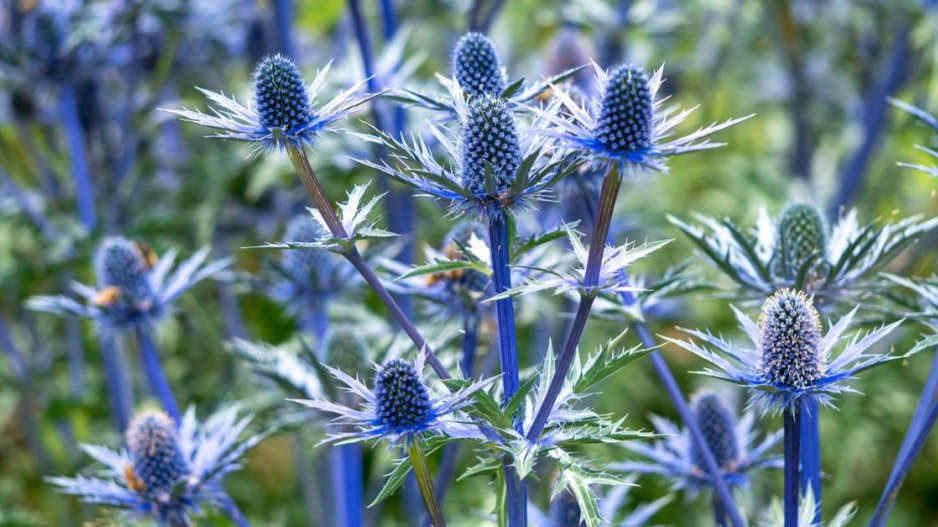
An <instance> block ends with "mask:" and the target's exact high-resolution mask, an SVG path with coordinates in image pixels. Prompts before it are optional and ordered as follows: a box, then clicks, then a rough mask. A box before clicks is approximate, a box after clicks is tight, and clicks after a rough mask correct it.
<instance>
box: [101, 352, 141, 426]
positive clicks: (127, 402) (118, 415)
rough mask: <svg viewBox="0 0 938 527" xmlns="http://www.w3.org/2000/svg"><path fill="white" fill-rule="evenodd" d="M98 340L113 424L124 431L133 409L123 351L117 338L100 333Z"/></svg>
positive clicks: (128, 373)
mask: <svg viewBox="0 0 938 527" xmlns="http://www.w3.org/2000/svg"><path fill="white" fill-rule="evenodd" d="M99 342H100V345H101V362H102V363H103V365H104V382H105V383H106V384H107V391H108V396H109V398H110V400H111V412H112V413H113V414H114V424H115V425H116V426H117V430H118V431H119V432H120V433H124V431H125V430H127V424H128V423H129V422H130V418H131V417H132V415H133V411H134V400H133V391H132V390H131V387H130V370H129V369H128V368H127V361H126V360H125V358H124V352H123V350H122V349H121V348H120V343H119V341H118V340H117V339H115V338H113V337H108V336H105V335H102V336H101V338H100V341H99Z"/></svg>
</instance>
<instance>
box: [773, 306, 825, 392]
mask: <svg viewBox="0 0 938 527" xmlns="http://www.w3.org/2000/svg"><path fill="white" fill-rule="evenodd" d="M821 338H822V334H821V317H820V315H819V314H818V312H817V310H816V309H815V308H814V303H813V302H811V299H810V298H808V296H807V295H805V294H804V292H802V291H795V290H792V289H782V290H780V291H778V292H776V293H775V294H774V295H772V296H771V297H769V298H768V299H767V300H766V301H765V303H763V304H762V312H761V314H760V315H759V344H760V349H761V352H762V356H761V360H760V366H759V369H760V371H761V372H762V375H764V376H765V378H766V380H767V381H768V382H771V383H773V384H777V385H780V386H784V387H789V388H797V389H804V388H808V387H810V386H813V385H814V384H815V383H816V382H817V381H818V380H819V379H820V378H821V377H822V376H823V375H824V364H823V357H822V355H821V354H820V352H819V348H820V344H821Z"/></svg>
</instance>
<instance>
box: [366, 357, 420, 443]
mask: <svg viewBox="0 0 938 527" xmlns="http://www.w3.org/2000/svg"><path fill="white" fill-rule="evenodd" d="M374 393H375V401H376V406H377V413H378V418H379V419H380V421H381V424H382V425H384V426H386V427H388V428H389V429H390V430H392V431H393V432H394V433H398V434H401V433H406V432H409V431H413V430H419V429H421V428H423V427H424V426H426V425H427V423H428V422H429V421H430V418H431V415H430V411H431V405H430V394H429V393H428V392H427V387H426V386H424V384H423V381H422V380H421V379H420V376H419V375H418V373H417V370H416V369H415V368H414V367H413V365H411V364H410V363H408V362H405V361H403V360H401V359H391V360H390V361H388V362H386V363H385V364H384V365H383V366H382V367H381V370H380V371H378V375H377V377H376V379H375V390H374Z"/></svg>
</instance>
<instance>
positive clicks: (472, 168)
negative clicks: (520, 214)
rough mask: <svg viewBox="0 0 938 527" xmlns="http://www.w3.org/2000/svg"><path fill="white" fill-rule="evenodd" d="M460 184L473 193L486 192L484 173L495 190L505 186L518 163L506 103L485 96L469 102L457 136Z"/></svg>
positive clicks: (518, 150)
mask: <svg viewBox="0 0 938 527" xmlns="http://www.w3.org/2000/svg"><path fill="white" fill-rule="evenodd" d="M460 149H461V150H460V155H461V156H462V159H461V161H462V164H461V166H462V184H463V186H464V187H465V188H467V189H468V190H469V191H470V192H472V193H474V194H478V193H482V192H485V191H486V172H487V171H491V174H492V176H493V177H494V178H495V185H494V187H495V190H496V191H498V192H501V191H504V190H505V189H507V188H508V187H509V186H510V185H511V183H512V181H514V178H515V175H516V174H517V173H518V168H519V167H520V166H521V146H520V141H519V139H518V126H517V124H516V123H515V117H514V115H513V114H512V112H511V109H510V108H508V105H507V104H505V102H504V101H502V100H500V99H496V98H494V97H491V96H488V95H485V96H482V97H479V98H477V99H473V100H472V101H470V103H469V115H468V118H467V120H466V122H465V123H464V124H463V127H462V131H461V137H460Z"/></svg>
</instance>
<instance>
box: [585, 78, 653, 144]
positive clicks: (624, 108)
mask: <svg viewBox="0 0 938 527" xmlns="http://www.w3.org/2000/svg"><path fill="white" fill-rule="evenodd" d="M648 83H649V79H648V74H647V73H645V71H644V70H643V69H641V68H638V67H636V66H632V65H623V66H619V67H617V68H616V69H614V70H612V71H611V72H610V73H609V80H608V82H607V83H606V90H605V96H604V97H603V99H602V104H601V106H600V113H599V120H598V121H597V123H596V138H597V139H598V140H599V141H600V142H601V143H602V144H603V146H605V147H606V148H608V149H609V150H610V151H613V152H617V153H629V152H641V151H643V150H646V149H648V148H650V147H651V140H652V132H653V130H654V126H655V123H654V98H653V97H652V92H651V89H650V88H649V84H648Z"/></svg>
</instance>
